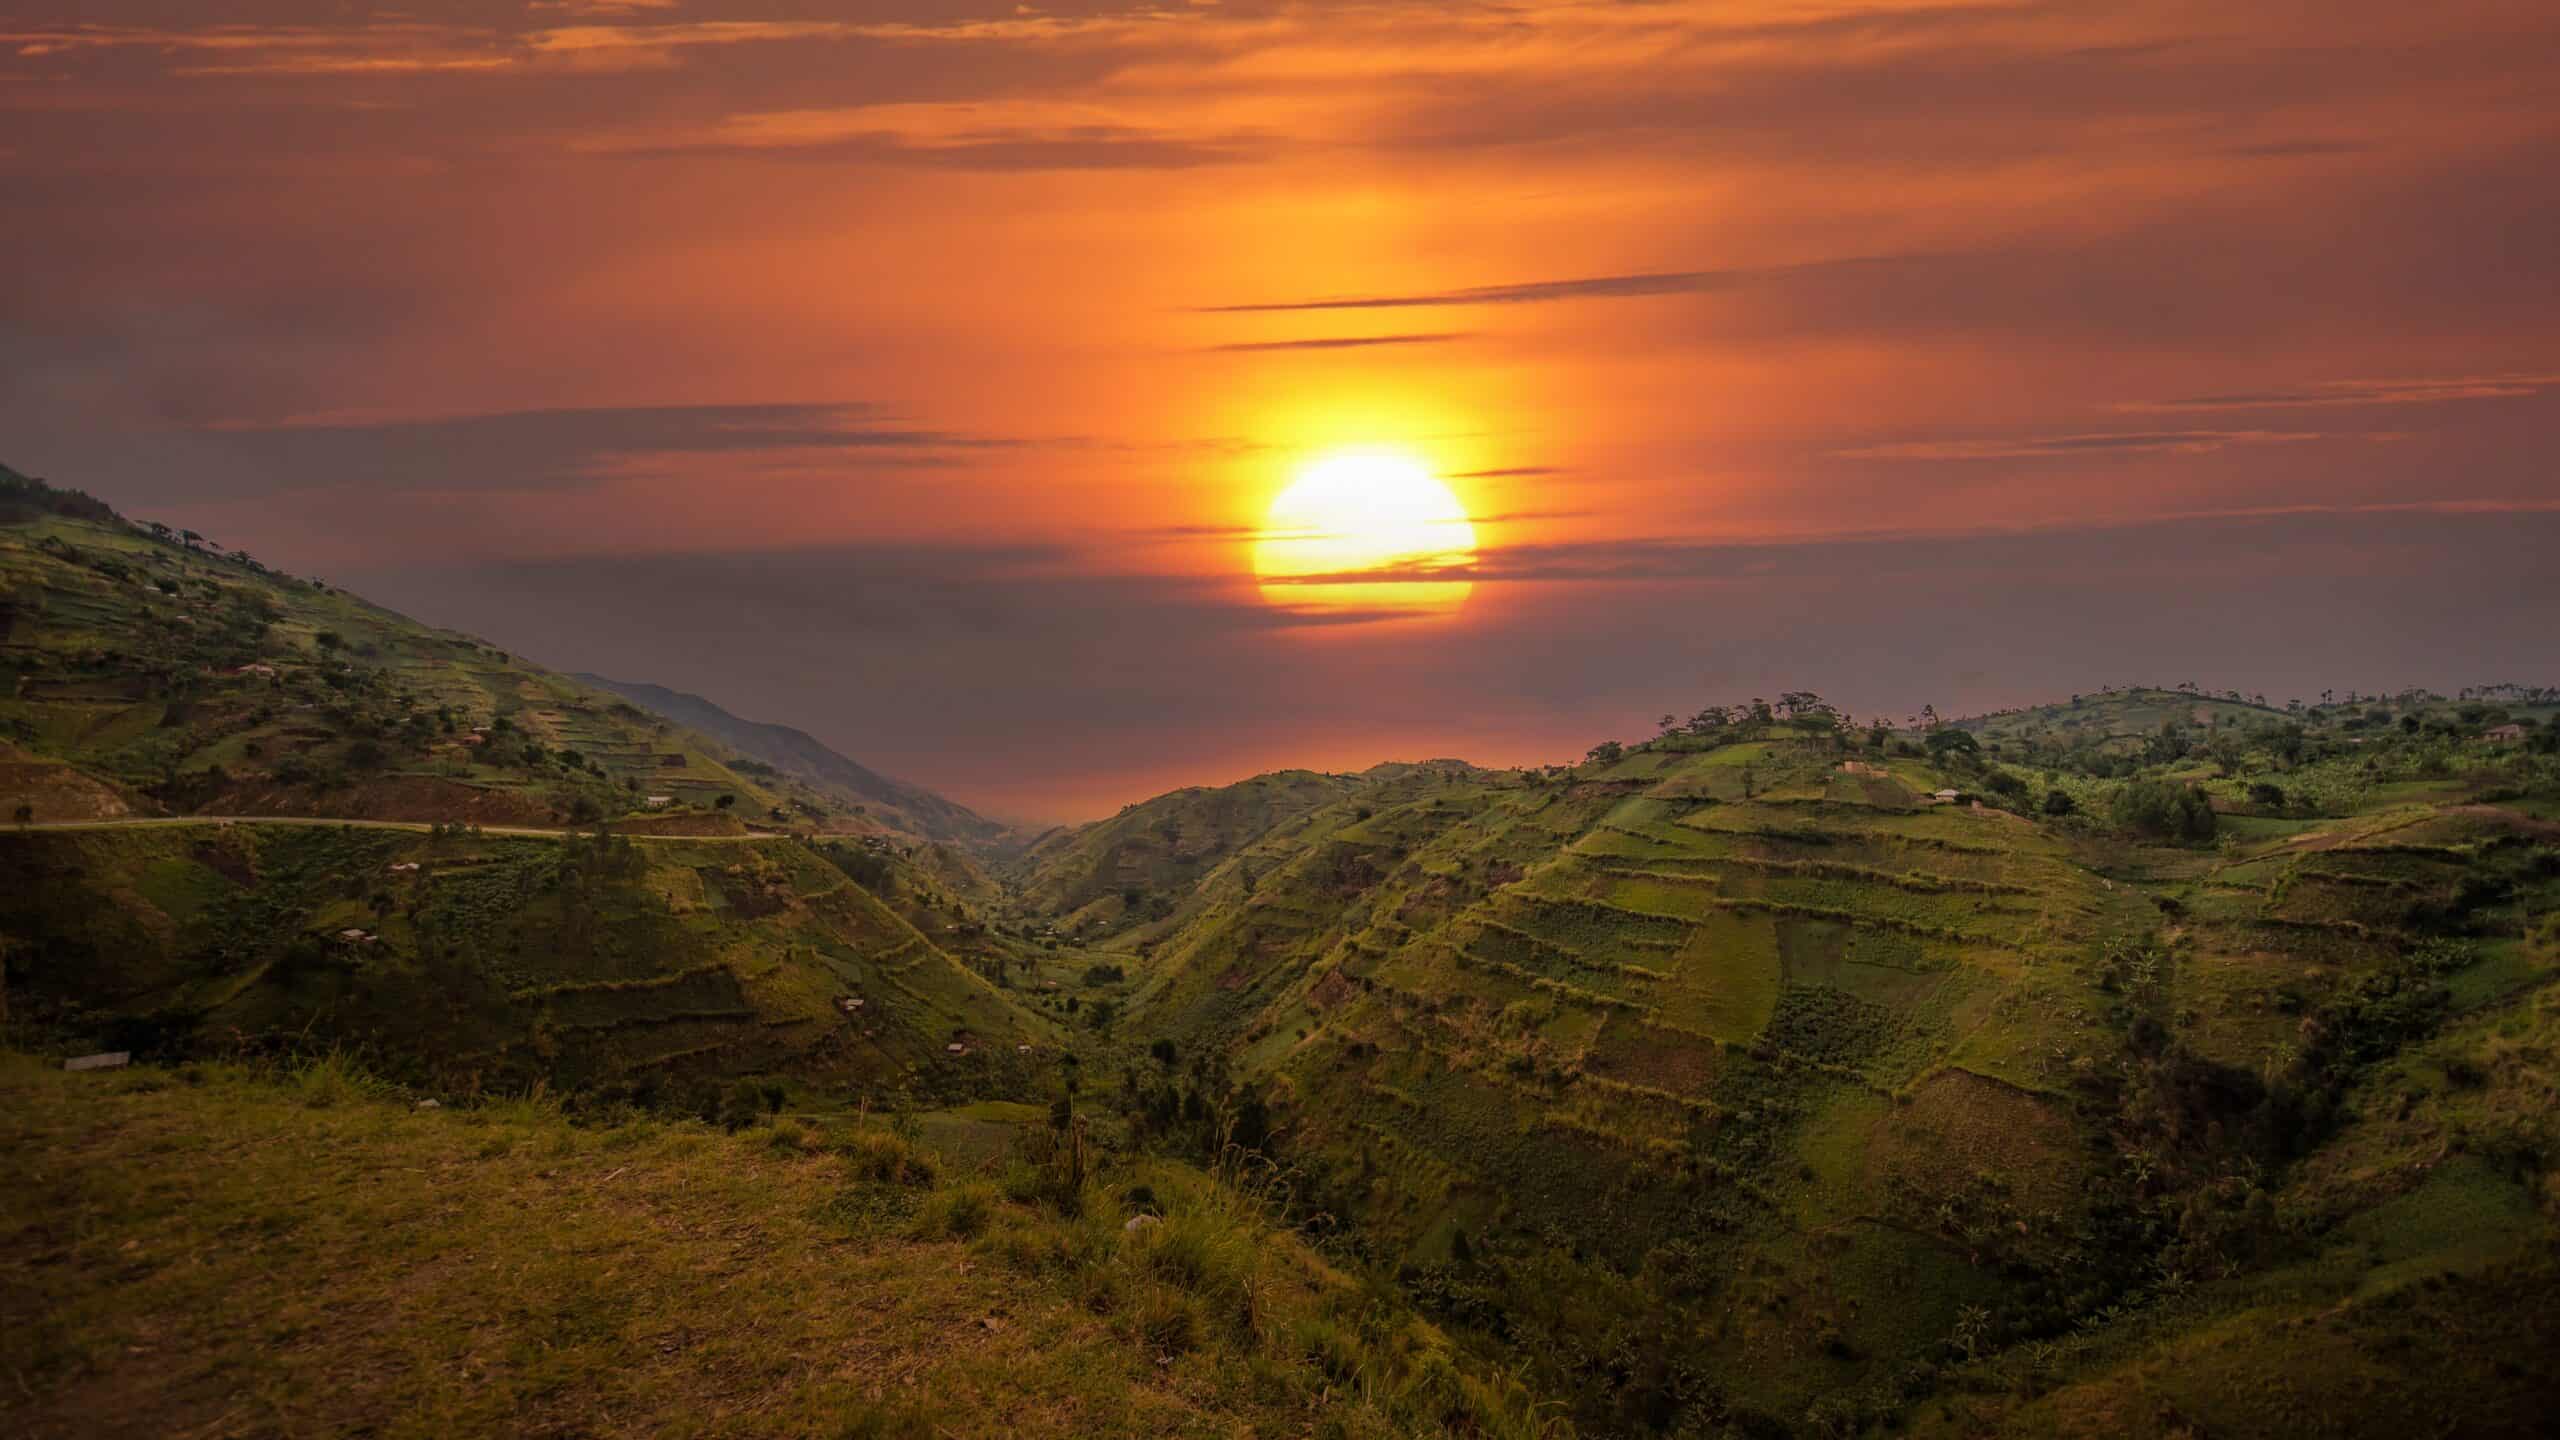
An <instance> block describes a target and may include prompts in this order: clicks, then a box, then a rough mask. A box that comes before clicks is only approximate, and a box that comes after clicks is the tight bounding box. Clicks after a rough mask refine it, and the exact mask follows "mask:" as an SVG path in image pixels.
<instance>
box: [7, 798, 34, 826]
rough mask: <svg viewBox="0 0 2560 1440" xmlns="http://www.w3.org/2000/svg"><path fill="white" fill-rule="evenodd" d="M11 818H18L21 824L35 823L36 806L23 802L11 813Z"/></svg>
mask: <svg viewBox="0 0 2560 1440" xmlns="http://www.w3.org/2000/svg"><path fill="white" fill-rule="evenodd" d="M10 818H11V819H14V820H16V821H17V822H18V823H19V824H20V825H32V824H34V823H35V819H36V807H34V806H33V805H29V804H26V803H24V802H21V803H20V804H19V806H18V808H17V809H16V810H15V811H14V812H12V813H11V816H10Z"/></svg>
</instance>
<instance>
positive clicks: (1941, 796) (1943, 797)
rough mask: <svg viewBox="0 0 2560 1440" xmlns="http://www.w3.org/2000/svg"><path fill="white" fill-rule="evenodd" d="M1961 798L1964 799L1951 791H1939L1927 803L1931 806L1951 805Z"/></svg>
mask: <svg viewBox="0 0 2560 1440" xmlns="http://www.w3.org/2000/svg"><path fill="white" fill-rule="evenodd" d="M1962 798H1964V797H1963V796H1961V795H1959V794H1957V793H1956V792H1955V791H1953V790H1941V791H1939V792H1938V793H1936V794H1934V795H1932V796H1930V797H1929V803H1931V804H1933V805H1953V804H1954V803H1956V801H1958V800H1960V799H1962Z"/></svg>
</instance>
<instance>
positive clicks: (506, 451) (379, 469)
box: [163, 404, 1028, 500]
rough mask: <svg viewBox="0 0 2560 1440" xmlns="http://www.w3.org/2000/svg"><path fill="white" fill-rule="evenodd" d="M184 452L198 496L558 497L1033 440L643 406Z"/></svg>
mask: <svg viewBox="0 0 2560 1440" xmlns="http://www.w3.org/2000/svg"><path fill="white" fill-rule="evenodd" d="M163 443H167V444H170V445H172V446H180V445H183V446H184V447H185V448H186V449H187V450H188V451H189V452H190V458H189V461H188V463H186V464H185V465H184V466H183V467H181V468H182V471H183V473H184V475H185V476H186V479H185V486H186V492H185V493H186V494H187V495H188V497H189V498H190V499H197V500H208V499H218V498H238V497H241V496H246V495H263V494H275V493H281V492H287V491H291V490H295V489H300V488H304V487H316V486H332V485H345V486H352V487H356V488H360V489H373V490H420V491H474V490H528V489H557V488H561V487H570V486H578V485H584V484H589V483H594V482H597V481H600V480H603V479H606V478H608V477H616V476H630V475H633V474H644V473H649V472H651V471H653V470H656V469H660V468H664V467H667V466H669V465H674V464H680V463H681V462H682V461H684V460H685V459H686V458H687V457H695V458H700V457H718V458H720V459H721V460H722V461H723V463H724V464H726V465H728V466H729V467H731V470H732V473H735V469H736V468H737V467H740V466H744V465H746V464H748V463H750V462H752V461H754V460H757V459H760V458H770V457H777V456H793V457H808V456H812V455H814V456H817V457H821V458H823V457H828V456H833V457H836V458H838V459H843V460H851V459H854V458H857V457H858V458H859V460H860V462H861V463H862V464H863V465H864V466H865V467H880V468H900V469H907V468H918V467H931V466H934V465H937V464H941V463H946V462H947V461H948V460H949V459H950V458H951V457H952V456H953V455H954V454H955V453H958V452H970V451H984V450H990V449H1003V448H1011V447H1015V446H1018V445H1021V444H1024V443H1028V442H1026V441H1023V440H1020V439H1016V438H1012V437H1005V436H994V435H983V434H974V433H967V432H961V431H952V430H941V429H934V428H930V427H923V426H917V425H912V424H907V423H904V422H901V421H899V420H896V419H894V418H891V417H889V416H887V415H884V414H883V413H882V412H880V411H879V410H878V409H877V408H876V407H873V406H869V405H863V404H826V405H809V404H758V405H635V406H616V407H599V408H587V409H556V410H515V411H500V412H495V413H486V414H467V415H444V416H428V417H420V418H408V417H366V416H358V417H346V418H340V417H317V418H312V419H304V420H293V421H286V422H283V423H261V424H242V423H217V424H210V425H205V426H202V427H199V428H197V429H194V430H191V431H185V432H179V433H178V434H176V435H174V436H165V437H163Z"/></svg>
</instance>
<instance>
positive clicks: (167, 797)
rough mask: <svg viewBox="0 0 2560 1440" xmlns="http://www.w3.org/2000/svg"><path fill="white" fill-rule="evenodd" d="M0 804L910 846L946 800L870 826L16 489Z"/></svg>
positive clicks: (9, 484) (465, 654)
mask: <svg viewBox="0 0 2560 1440" xmlns="http://www.w3.org/2000/svg"><path fill="white" fill-rule="evenodd" d="M909 788H910V789H912V787H909ZM0 795H5V797H6V798H8V799H9V800H10V801H11V804H12V808H14V807H16V806H18V805H24V806H26V807H27V809H28V816H27V818H31V819H33V820H36V821H39V822H43V821H59V820H86V819H96V818H106V817H113V816H118V815H126V814H158V813H206V814H236V815H326V816H338V817H365V818H384V819H413V820H471V821H477V822H480V823H484V824H517V825H562V824H568V823H591V822H594V821H597V820H601V819H613V818H617V817H648V818H649V819H650V821H651V823H652V824H655V825H659V826H662V827H672V828H678V829H683V828H693V829H703V830H719V829H728V830H735V829H737V828H738V822H739V820H740V819H742V818H744V819H754V820H758V821H768V822H776V823H782V822H787V823H789V824H792V825H795V826H801V827H813V826H818V825H832V826H835V827H838V828H844V829H848V830H861V831H878V830H883V829H886V830H890V831H893V832H897V833H901V834H903V833H906V832H904V831H901V830H899V827H900V826H902V825H905V824H908V823H910V822H911V821H913V822H914V823H917V824H922V823H923V822H922V821H921V820H916V819H915V817H917V816H921V815H923V814H925V813H926V812H927V811H931V810H933V807H932V806H931V805H929V804H927V803H926V802H927V800H938V799H939V797H926V796H924V792H915V793H914V795H911V796H910V797H909V803H908V804H907V805H906V808H904V809H896V810H889V809H884V810H882V811H881V812H880V813H879V814H878V815H876V816H865V817H856V816H854V815H852V814H851V812H850V804H851V802H848V801H847V800H846V799H844V798H843V797H842V796H840V795H838V794H837V793H835V791H833V790H832V789H822V788H820V787H819V786H818V785H817V784H815V783H813V782H812V781H810V780H808V779H806V778H803V777H801V776H799V775H797V774H793V773H786V772H785V771H783V770H781V769H779V768H776V767H773V766H771V765H768V764H765V763H764V762H760V761H757V760H755V759H754V758H753V757H752V756H747V755H742V754H741V753H739V752H738V751H737V750H735V749H733V748H732V747H731V746H729V745H728V744H726V743H724V742H722V741H720V740H718V739H715V738H713V737H711V736H708V735H705V734H702V733H700V732H698V731H695V730H691V729H688V728H686V727H684V726H683V725H681V724H678V723H675V722H673V721H670V720H667V719H665V718H664V717H662V716H658V715H654V714H651V713H649V712H647V711H645V710H643V709H641V708H640V707H638V706H636V705H633V704H632V703H631V702H629V701H628V700H625V699H623V698H621V697H620V696H618V695H614V694H610V693H607V692H605V691H602V690H598V689H596V688H594V687H592V686H589V685H585V684H582V683H580V682H578V681H575V680H572V679H570V678H569V677H567V676H564V675H560V674H556V673H554V672H551V671H548V670H545V669H543V668H541V667H539V666H536V665H532V664H529V663H527V662H525V661H524V660H522V659H521V658H519V657H516V656H512V655H509V654H507V653H505V652H503V651H501V650H499V649H498V648H497V647H495V646H492V645H489V644H486V643H484V642H482V641H479V640H477V639H474V638H473V637H471V636H467V635H462V634H457V633H454V632H451V631H443V630H435V629H431V628H429V627H427V626H423V625H420V624H417V623H416V622H414V621H411V620H409V619H407V618H406V617H403V616H400V615H397V614H394V613H392V612H391V611H388V610H384V609H382V608H380V607H378V606H375V605H371V604H368V603H366V602H365V601H363V600H361V599H359V598H357V597H355V596H352V595H349V594H347V593H345V592H343V591H339V590H334V589H330V588H328V587H326V586H324V585H321V584H318V583H316V582H312V581H306V580H300V579H295V578H293V577H291V576H286V575H282V574H279V573H276V572H274V571H271V570H268V569H266V568H265V567H263V566H261V565H259V564H258V563H257V562H256V561H255V560H253V559H252V558H250V557H248V556H245V555H241V554H238V553H236V552H229V551H223V550H219V549H217V548H216V547H214V546H213V545H212V544H211V543H210V542H207V541H205V540H203V539H201V538H199V537H191V536H188V535H183V534H178V533H175V532H171V531H168V530H167V529H166V528H165V527H152V526H147V525H133V524H129V523H127V522H125V521H124V520H122V519H121V518H118V517H117V516H115V514H114V512H112V511H110V510H107V509H106V508H105V507H104V506H103V505H100V504H98V503H97V502H95V501H90V500H87V499H86V497H81V496H76V495H73V494H70V493H69V492H64V491H59V490H54V489H52V488H50V487H46V486H42V485H39V484H37V483H36V482H33V481H29V480H26V479H24V478H23V477H18V476H13V475H6V474H0ZM918 797H923V798H918ZM940 804H941V805H942V806H945V807H948V810H949V811H950V812H951V813H953V814H965V813H966V812H963V811H960V810H959V807H956V806H950V805H949V802H947V801H942V802H940ZM934 813H937V814H938V813H941V812H939V811H936V812H934ZM915 838H931V837H930V836H928V835H926V834H925V833H924V832H923V831H922V830H919V831H917V832H915Z"/></svg>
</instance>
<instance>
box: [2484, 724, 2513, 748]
mask: <svg viewBox="0 0 2560 1440" xmlns="http://www.w3.org/2000/svg"><path fill="white" fill-rule="evenodd" d="M2480 738H2481V739H2483V740H2486V741H2488V742H2489V743H2490V744H2492V745H2521V744H2523V743H2524V727H2523V726H2521V725H2493V726H2491V727H2490V728H2489V729H2487V730H2485V731H2482V732H2481V735H2480Z"/></svg>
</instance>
